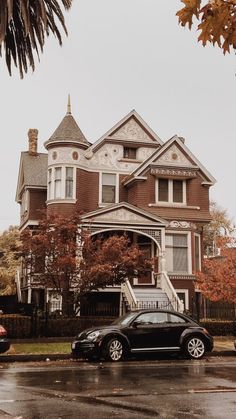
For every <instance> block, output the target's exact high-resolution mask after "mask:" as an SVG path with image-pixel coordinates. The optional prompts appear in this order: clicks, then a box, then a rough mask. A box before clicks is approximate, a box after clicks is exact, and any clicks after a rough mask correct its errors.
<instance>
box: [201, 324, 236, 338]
mask: <svg viewBox="0 0 236 419" xmlns="http://www.w3.org/2000/svg"><path fill="white" fill-rule="evenodd" d="M200 324H201V326H203V327H205V328H206V329H207V330H208V332H209V333H210V334H211V335H212V336H228V335H233V336H236V321H230V320H202V321H201V322H200Z"/></svg>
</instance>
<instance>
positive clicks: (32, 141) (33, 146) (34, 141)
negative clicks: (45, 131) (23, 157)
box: [28, 128, 38, 156]
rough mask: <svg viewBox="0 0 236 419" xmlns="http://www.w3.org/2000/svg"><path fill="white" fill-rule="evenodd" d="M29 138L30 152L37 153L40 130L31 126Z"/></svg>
mask: <svg viewBox="0 0 236 419" xmlns="http://www.w3.org/2000/svg"><path fill="white" fill-rule="evenodd" d="M28 138H29V150H28V153H29V155H30V156H36V155H37V145H38V130H37V129H35V128H30V129H29V131H28Z"/></svg>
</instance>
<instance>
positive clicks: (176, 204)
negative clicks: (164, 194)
mask: <svg viewBox="0 0 236 419" xmlns="http://www.w3.org/2000/svg"><path fill="white" fill-rule="evenodd" d="M148 206H149V207H162V208H165V207H166V208H169V207H172V208H184V209H195V210H198V211H199V210H200V209H201V208H200V207H197V206H196V205H186V204H181V203H179V204H178V203H177V202H174V203H172V202H155V204H148Z"/></svg>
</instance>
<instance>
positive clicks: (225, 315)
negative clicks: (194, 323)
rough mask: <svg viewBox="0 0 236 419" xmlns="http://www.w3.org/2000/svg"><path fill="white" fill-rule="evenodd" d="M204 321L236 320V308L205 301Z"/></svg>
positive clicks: (202, 313) (226, 304) (227, 304)
mask: <svg viewBox="0 0 236 419" xmlns="http://www.w3.org/2000/svg"><path fill="white" fill-rule="evenodd" d="M201 318H202V319H208V320H232V321H235V320H236V306H235V305H234V304H230V303H223V302H218V301H217V302H214V301H208V300H205V301H203V305H202V312H201Z"/></svg>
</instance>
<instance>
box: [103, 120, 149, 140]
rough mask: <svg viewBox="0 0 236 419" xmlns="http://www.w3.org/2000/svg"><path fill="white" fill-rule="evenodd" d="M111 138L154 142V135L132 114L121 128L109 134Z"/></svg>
mask: <svg viewBox="0 0 236 419" xmlns="http://www.w3.org/2000/svg"><path fill="white" fill-rule="evenodd" d="M109 138H112V139H117V140H122V141H124V142H125V141H134V142H140V141H141V142H148V143H150V142H151V143H153V142H154V141H155V140H154V139H153V137H152V136H151V135H150V134H149V133H148V132H147V131H146V130H145V129H144V127H143V126H141V125H140V124H139V123H138V121H137V120H136V118H135V117H134V116H132V117H131V118H130V119H129V120H128V121H127V122H126V123H125V124H124V125H123V126H122V127H121V128H119V129H118V130H116V131H114V132H113V133H111V134H110V135H109Z"/></svg>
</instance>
